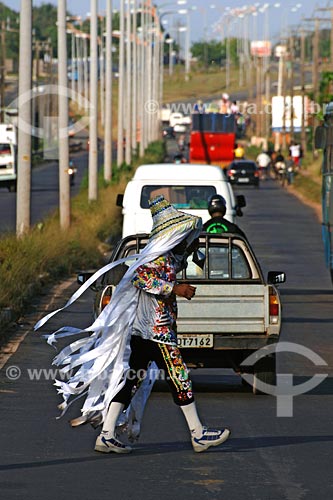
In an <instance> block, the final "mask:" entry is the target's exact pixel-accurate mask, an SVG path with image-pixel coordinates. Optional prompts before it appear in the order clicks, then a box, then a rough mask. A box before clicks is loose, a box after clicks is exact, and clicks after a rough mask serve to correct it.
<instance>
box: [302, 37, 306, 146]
mask: <svg viewBox="0 0 333 500" xmlns="http://www.w3.org/2000/svg"><path fill="white" fill-rule="evenodd" d="M301 87H302V128H301V146H302V150H303V154H304V155H305V153H306V130H305V31H304V28H301Z"/></svg>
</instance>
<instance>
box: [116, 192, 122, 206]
mask: <svg viewBox="0 0 333 500" xmlns="http://www.w3.org/2000/svg"><path fill="white" fill-rule="evenodd" d="M123 201H124V195H123V194H118V195H117V200H116V205H117V207H122V206H123Z"/></svg>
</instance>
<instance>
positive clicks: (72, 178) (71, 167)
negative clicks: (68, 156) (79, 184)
mask: <svg viewBox="0 0 333 500" xmlns="http://www.w3.org/2000/svg"><path fill="white" fill-rule="evenodd" d="M67 172H68V176H69V185H70V186H74V184H75V174H76V172H77V168H76V167H75V166H74V163H73V162H72V161H70V162H69V167H68V170H67Z"/></svg>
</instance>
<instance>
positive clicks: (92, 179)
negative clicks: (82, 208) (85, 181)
mask: <svg viewBox="0 0 333 500" xmlns="http://www.w3.org/2000/svg"><path fill="white" fill-rule="evenodd" d="M97 4H98V0H91V2H90V120H89V186H88V197H89V201H90V202H91V201H96V200H97V171H98V144H97V135H98V66H97V60H98V59H97V58H98V51H97V36H98V33H97Z"/></svg>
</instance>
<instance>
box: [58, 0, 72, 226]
mask: <svg viewBox="0 0 333 500" xmlns="http://www.w3.org/2000/svg"><path fill="white" fill-rule="evenodd" d="M66 6H67V0H59V1H58V88H59V93H58V106H59V213H60V227H61V229H68V228H69V226H70V210H71V207H70V201H71V197H70V183H69V175H68V163H69V144H68V88H67V87H68V78H67V36H66Z"/></svg>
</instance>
